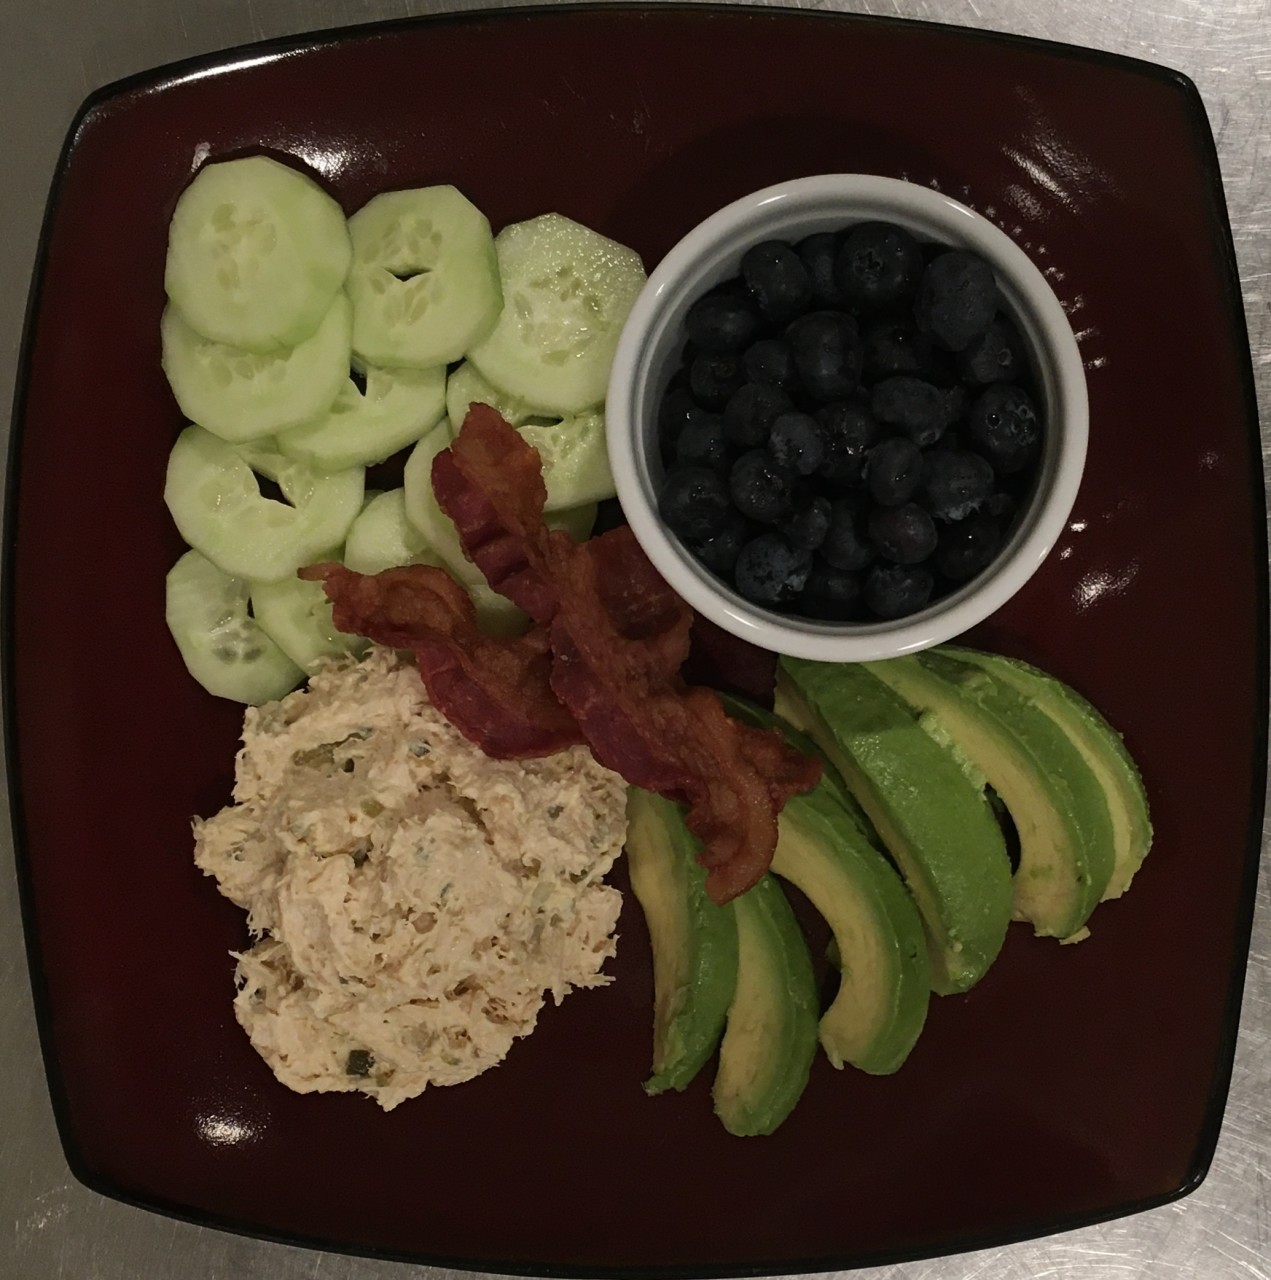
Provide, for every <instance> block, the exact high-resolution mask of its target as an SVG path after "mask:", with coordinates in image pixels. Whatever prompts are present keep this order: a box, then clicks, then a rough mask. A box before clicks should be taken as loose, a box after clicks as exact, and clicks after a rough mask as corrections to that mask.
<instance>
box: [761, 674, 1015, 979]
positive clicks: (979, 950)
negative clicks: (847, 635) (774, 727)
mask: <svg viewBox="0 0 1271 1280" xmlns="http://www.w3.org/2000/svg"><path fill="white" fill-rule="evenodd" d="M780 671H781V674H780V675H779V677H778V682H777V711H778V712H779V713H780V714H783V715H785V716H786V718H787V719H793V720H794V721H795V723H796V725H797V726H798V727H801V728H804V729H809V730H811V731H812V733H813V736H814V737H815V738H816V739H817V741H818V742H819V743H820V745H821V746H822V748H823V749H825V750H826V751H827V752H828V753H829V755H830V757H831V759H833V760H834V762H835V764H836V766H837V767H838V769H839V772H840V773H841V774H842V775H843V777H844V779H845V781H846V782H847V785H848V789H849V790H850V791H852V793H853V794H854V795H855V797H856V799H857V800H858V801H860V802H861V805H862V807H863V808H864V809H865V811H866V813H867V814H869V816H870V818H871V821H872V822H873V824H874V827H875V829H876V830H877V831H878V832H879V834H880V836H882V837H883V838H884V840H886V842H887V843H888V846H889V848H890V849H891V852H892V854H893V856H894V857H895V858H896V860H897V862H898V863H899V865H900V867H901V871H902V875H903V876H904V879H905V883H906V885H907V887H908V888H909V891H910V893H912V894H913V896H914V899H915V901H916V903H917V904H918V909H919V912H920V913H921V915H922V918H923V924H924V926H925V928H926V931H927V934H928V941H929V944H930V949H931V969H932V986H933V990H935V991H936V992H938V993H939V994H942V995H944V994H950V993H953V992H961V991H966V990H969V989H970V988H971V987H972V986H974V985H975V983H976V982H978V981H979V980H980V978H982V977H983V976H984V974H985V973H986V972H987V971H988V969H989V966H990V965H991V964H992V963H993V961H994V960H995V959H996V958H997V954H998V952H999V951H1000V950H1001V948H1002V943H1003V942H1004V941H1005V938H1006V929H1007V926H1008V925H1009V923H1010V919H1011V873H1010V862H1009V859H1008V858H1007V854H1006V845H1005V843H1004V841H1003V839H1002V833H1001V830H1000V829H999V827H998V825H997V821H996V819H995V818H994V817H993V812H992V809H991V807H990V805H989V803H988V800H987V799H986V797H985V795H984V792H983V789H982V788H978V787H976V785H975V784H974V783H973V782H972V781H971V779H970V778H969V777H967V775H966V774H965V773H964V772H963V770H962V768H961V766H960V765H959V764H958V762H957V761H956V760H955V758H954V757H953V756H952V755H951V754H950V753H949V752H948V751H946V750H945V749H944V748H943V747H941V746H940V745H939V744H938V743H937V742H935V740H934V739H932V738H931V737H930V736H929V735H928V734H927V733H926V731H925V730H924V729H922V728H921V727H920V726H919V725H918V724H917V723H916V721H915V719H914V716H913V713H912V711H911V710H910V708H909V707H908V706H907V705H906V704H905V703H904V702H903V701H902V700H901V699H900V698H899V697H898V696H897V695H896V694H894V693H893V692H892V691H891V690H890V689H889V688H887V686H886V685H884V684H883V683H882V682H881V681H879V680H878V679H877V678H876V677H875V676H873V675H871V674H870V673H869V672H868V671H865V670H864V669H862V668H861V667H860V666H859V665H854V664H846V663H845V664H831V663H818V662H810V661H806V660H803V659H794V658H782V660H781V667H780ZM801 707H802V708H803V709H804V710H805V711H806V712H810V713H811V718H810V720H807V721H806V722H805V718H804V717H801V716H800V714H799V712H800V708H801ZM898 746H899V747H900V749H898ZM933 787H937V788H938V789H939V793H940V795H939V802H938V803H937V802H936V797H935V796H934V795H933ZM884 793H885V794H886V798H884ZM889 832H890V834H891V838H889Z"/></svg>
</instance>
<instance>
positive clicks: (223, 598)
mask: <svg viewBox="0 0 1271 1280" xmlns="http://www.w3.org/2000/svg"><path fill="white" fill-rule="evenodd" d="M249 591H250V588H249V586H248V584H247V583H246V582H245V581H244V580H243V579H242V578H235V577H231V576H230V575H229V574H228V573H225V572H223V571H222V570H220V569H218V568H217V567H216V565H214V564H213V563H212V562H211V561H210V560H209V559H207V557H206V556H202V555H200V554H199V553H198V552H197V551H187V552H186V553H185V555H183V556H182V557H181V559H180V560H178V561H177V562H176V564H174V565H173V566H172V568H171V569H169V570H168V577H167V583H166V591H165V596H166V601H165V608H164V615H165V617H166V619H167V623H168V630H169V631H171V632H172V638H173V639H174V640H175V641H176V642H177V648H178V649H179V650H180V651H181V657H182V659H183V660H184V662H185V665H186V668H187V670H188V671H189V673H190V674H191V675H192V676H193V677H194V678H195V679H196V680H197V681H198V682H199V684H201V685H202V686H203V687H204V688H205V689H206V690H207V691H208V693H212V694H215V695H216V696H217V697H218V698H229V699H231V700H232V701H234V702H246V703H249V704H251V705H253V706H258V705H259V704H260V703H262V702H272V701H273V699H275V698H281V697H282V696H283V695H284V694H286V693H290V692H291V690H292V689H294V688H295V687H296V686H297V685H298V684H299V683H300V682H301V681H302V680H303V679H304V672H303V671H302V670H301V669H300V668H299V667H298V666H296V664H295V663H294V662H292V660H291V659H290V658H289V657H287V655H286V654H285V653H284V652H283V651H282V650H281V649H280V648H279V647H278V646H277V644H275V643H274V641H273V640H271V639H270V638H269V637H268V636H267V635H266V634H265V633H264V631H262V630H261V628H260V626H259V625H258V624H257V623H256V622H255V621H254V620H253V619H252V618H251V617H249V616H248V613H247V602H248V595H249Z"/></svg>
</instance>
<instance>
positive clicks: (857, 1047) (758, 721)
mask: <svg viewBox="0 0 1271 1280" xmlns="http://www.w3.org/2000/svg"><path fill="white" fill-rule="evenodd" d="M721 698H722V701H723V703H724V706H725V709H726V710H727V711H728V713H729V715H731V716H733V717H735V718H736V719H738V720H743V721H745V722H747V723H749V724H754V725H758V726H760V727H763V728H776V729H779V730H780V731H781V732H782V733H783V734H784V735H785V736H786V738H787V739H788V740H789V742H790V743H791V745H792V746H794V747H796V748H797V749H798V750H800V751H802V752H804V754H807V755H818V756H820V755H821V754H822V753H821V751H820V749H819V748H818V747H816V746H815V744H814V743H813V742H812V740H811V739H810V738H809V737H808V736H807V735H806V734H803V733H800V732H799V731H798V730H796V729H793V728H791V727H790V726H789V725H788V724H786V723H785V722H784V721H782V720H781V719H780V717H778V716H775V715H773V714H772V713H771V712H770V711H764V710H762V709H761V708H759V707H756V706H752V705H751V704H750V703H747V702H744V701H742V700H741V699H739V698H733V697H729V696H727V695H721ZM772 870H773V871H774V872H776V873H777V875H779V876H781V877H782V878H783V879H785V880H788V881H790V883H791V884H793V885H795V886H796V887H797V888H798V889H800V890H801V891H802V892H803V894H804V895H805V896H806V897H807V899H808V900H809V901H810V902H811V903H812V905H813V906H814V907H815V908H816V910H817V911H818V912H819V913H820V914H821V915H822V916H823V917H824V919H825V921H826V923H827V924H828V925H829V926H830V928H831V930H832V931H833V933H834V943H835V948H836V950H837V952H838V967H839V971H840V976H839V987H838V993H837V994H836V995H835V997H834V1000H833V1001H832V1002H831V1004H830V1007H829V1008H828V1009H827V1010H826V1011H825V1013H824V1015H823V1016H822V1018H821V1022H820V1029H819V1035H820V1041H821V1047H822V1048H823V1049H824V1050H825V1053H826V1056H827V1057H828V1058H829V1060H830V1062H831V1063H832V1064H833V1065H834V1066H835V1067H836V1068H840V1069H841V1068H842V1066H843V1064H844V1063H850V1064H851V1065H852V1066H854V1067H856V1068H858V1069H859V1070H861V1071H866V1072H869V1073H870V1074H872V1075H889V1074H890V1073H891V1072H893V1071H896V1070H898V1069H899V1067H900V1065H901V1064H902V1063H903V1062H904V1060H905V1059H906V1058H907V1057H908V1056H909V1052H910V1050H911V1049H912V1048H913V1046H914V1044H915V1042H916V1041H917V1039H918V1036H919V1034H920V1033H921V1031H922V1028H923V1024H924V1023H925V1021H926V1017H927V1005H928V1001H929V998H930V995H931V962H930V960H929V958H928V955H927V944H926V939H925V937H924V934H923V926H922V918H921V916H919V914H918V908H917V907H916V906H915V905H914V901H913V899H912V898H911V897H910V895H909V892H908V890H906V888H905V886H904V883H903V882H902V881H901V879H900V877H899V876H898V875H897V874H896V872H895V870H894V869H893V868H892V866H891V864H890V863H889V862H888V861H887V859H886V858H885V857H884V856H883V854H882V853H880V852H879V850H878V849H877V848H876V847H875V846H874V844H873V839H872V828H871V827H869V825H868V819H866V818H865V816H864V814H863V813H862V811H861V810H860V808H859V806H858V805H857V804H856V801H855V800H854V799H852V796H851V793H850V792H849V791H848V790H847V788H846V787H845V786H844V785H843V782H842V780H841V779H840V778H839V777H838V774H837V771H836V770H835V769H834V766H833V765H832V764H830V763H829V762H828V761H827V769H826V771H825V773H824V774H822V776H821V781H820V782H819V783H817V785H816V786H815V787H814V788H813V789H812V790H811V791H809V792H807V793H806V794H805V795H798V796H791V797H790V799H789V800H787V801H786V805H785V808H784V809H783V810H782V811H781V815H780V817H779V818H778V820H777V849H776V853H775V854H774V855H773V859H772Z"/></svg>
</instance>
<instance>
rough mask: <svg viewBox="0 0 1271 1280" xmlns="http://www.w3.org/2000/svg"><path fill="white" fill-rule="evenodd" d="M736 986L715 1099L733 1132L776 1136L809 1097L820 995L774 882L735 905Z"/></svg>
mask: <svg viewBox="0 0 1271 1280" xmlns="http://www.w3.org/2000/svg"><path fill="white" fill-rule="evenodd" d="M733 909H734V913H735V915H736V920H737V985H736V988H735V989H734V992H733V999H732V1003H731V1004H730V1005H729V1007H728V1024H727V1027H726V1029H725V1031H724V1038H723V1040H722V1042H721V1043H720V1046H719V1069H718V1071H717V1072H716V1074H715V1084H714V1087H713V1088H712V1090H711V1097H712V1098H713V1099H714V1103H715V1114H716V1115H717V1116H718V1117H719V1119H720V1121H721V1123H722V1124H723V1126H724V1128H725V1129H727V1130H728V1132H729V1133H732V1134H736V1135H737V1136H739V1137H754V1136H758V1135H760V1134H768V1133H772V1131H773V1130H774V1129H776V1128H777V1127H778V1125H780V1124H781V1122H782V1121H783V1120H785V1118H786V1117H787V1116H788V1115H789V1114H790V1112H791V1111H792V1110H793V1109H794V1106H795V1104H796V1103H797V1102H798V1101H799V1099H800V1097H802V1095H803V1090H804V1088H805V1087H806V1085H807V1083H808V1074H809V1072H810V1071H811V1069H812V1059H813V1057H815V1055H816V1044H817V1003H818V1002H817V991H816V980H815V978H814V976H813V973H812V958H811V956H809V955H808V945H807V943H806V942H805V941H804V938H803V933H802V932H801V931H800V929H799V926H798V923H797V922H796V920H795V918H794V912H793V911H791V910H790V904H789V903H788V902H787V901H786V898H785V894H784V893H782V891H781V888H780V886H779V885H778V884H777V881H776V880H775V879H774V877H772V876H770V875H766V876H764V877H763V879H762V880H760V881H759V883H758V884H756V885H755V886H754V887H753V888H752V889H749V890H747V892H746V893H744V894H742V895H741V896H740V897H739V898H736V899H734V901H733Z"/></svg>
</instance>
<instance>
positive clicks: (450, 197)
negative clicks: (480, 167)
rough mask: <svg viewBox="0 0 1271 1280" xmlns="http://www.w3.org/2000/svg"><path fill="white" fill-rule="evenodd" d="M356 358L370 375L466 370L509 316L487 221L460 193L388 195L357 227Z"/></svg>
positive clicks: (357, 218)
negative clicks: (504, 313) (385, 368)
mask: <svg viewBox="0 0 1271 1280" xmlns="http://www.w3.org/2000/svg"><path fill="white" fill-rule="evenodd" d="M349 233H350V235H351V236H352V238H353V264H352V268H351V270H350V273H349V292H350V294H351V295H352V297H353V349H354V350H355V351H356V352H357V353H358V355H359V356H361V357H362V359H364V360H365V361H366V363H367V364H370V365H389V366H394V365H408V366H411V367H414V368H431V367H432V366H433V365H438V364H448V363H449V362H450V361H452V360H458V359H459V357H460V356H461V355H463V353H464V352H465V351H466V350H467V348H468V347H469V346H470V345H471V344H472V343H474V342H477V341H478V340H479V339H481V338H483V337H484V336H485V335H486V334H487V333H489V332H490V329H491V327H492V326H493V324H494V322H495V320H496V319H497V318H498V315H499V311H500V309H501V308H502V306H503V292H502V290H501V288H500V286H499V267H498V259H497V258H496V256H495V252H494V241H493V238H492V237H491V235H490V224H489V222H488V221H487V220H486V217H485V214H483V213H482V212H481V210H480V209H478V208H477V207H476V205H474V204H473V203H472V202H471V201H470V200H468V199H467V198H466V197H465V196H463V195H462V194H461V193H460V192H459V191H458V190H456V189H455V188H454V187H450V186H437V187H418V188H415V189H413V190H409V191H386V192H384V193H383V194H382V195H378V196H376V197H374V199H372V200H370V201H369V202H368V203H367V204H365V205H364V206H363V207H362V208H361V209H359V210H358V211H357V213H355V214H354V215H353V216H352V217H351V218H350V219H349Z"/></svg>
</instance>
